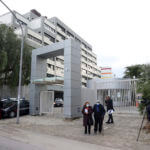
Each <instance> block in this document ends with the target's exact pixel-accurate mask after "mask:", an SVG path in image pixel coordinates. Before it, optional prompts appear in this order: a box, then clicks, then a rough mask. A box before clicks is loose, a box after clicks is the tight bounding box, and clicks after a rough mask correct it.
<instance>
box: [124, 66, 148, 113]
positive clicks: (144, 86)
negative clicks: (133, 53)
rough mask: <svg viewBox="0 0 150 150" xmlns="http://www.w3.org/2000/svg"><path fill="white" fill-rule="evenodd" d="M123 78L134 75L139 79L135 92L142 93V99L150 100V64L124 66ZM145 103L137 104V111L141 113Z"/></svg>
mask: <svg viewBox="0 0 150 150" xmlns="http://www.w3.org/2000/svg"><path fill="white" fill-rule="evenodd" d="M124 77H125V78H133V77H136V78H137V79H139V81H138V84H137V92H139V93H142V95H143V96H142V97H143V99H146V100H147V102H148V101H149V102H150V64H142V65H134V66H129V67H126V71H125V76H124ZM144 108H145V104H143V103H141V104H140V105H139V111H140V112H141V113H143V110H144Z"/></svg>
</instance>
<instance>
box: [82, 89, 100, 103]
mask: <svg viewBox="0 0 150 150" xmlns="http://www.w3.org/2000/svg"><path fill="white" fill-rule="evenodd" d="M96 100H97V90H93V89H88V88H82V89H81V105H82V106H83V105H84V103H85V102H87V101H88V102H90V104H91V105H92V106H93V105H94V103H96Z"/></svg>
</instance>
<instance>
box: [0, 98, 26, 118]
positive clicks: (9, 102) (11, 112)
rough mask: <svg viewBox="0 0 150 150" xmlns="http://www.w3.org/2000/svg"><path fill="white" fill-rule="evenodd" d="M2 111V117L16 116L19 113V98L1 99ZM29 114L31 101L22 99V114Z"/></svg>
mask: <svg viewBox="0 0 150 150" xmlns="http://www.w3.org/2000/svg"><path fill="white" fill-rule="evenodd" d="M1 107H2V108H1V112H2V118H6V117H10V118H13V117H16V115H17V100H15V99H11V98H8V99H3V100H1ZM26 114H29V102H28V100H20V115H26Z"/></svg>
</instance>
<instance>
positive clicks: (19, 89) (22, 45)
mask: <svg viewBox="0 0 150 150" xmlns="http://www.w3.org/2000/svg"><path fill="white" fill-rule="evenodd" d="M0 2H1V3H2V4H3V5H4V6H5V7H6V8H7V9H8V10H9V11H10V13H11V14H12V15H13V16H14V18H15V19H16V20H17V22H18V23H19V26H20V28H21V32H22V38H21V49H20V68H19V85H18V97H17V100H18V101H17V120H16V123H17V124H19V116H20V114H19V113H20V94H21V81H22V60H23V47H24V33H23V28H22V24H21V21H20V20H19V19H18V18H17V16H16V14H15V13H14V12H13V11H12V10H11V9H10V8H9V7H8V6H7V5H6V4H5V3H4V2H3V1H2V0H0Z"/></svg>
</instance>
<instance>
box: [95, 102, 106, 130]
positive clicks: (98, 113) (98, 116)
mask: <svg viewBox="0 0 150 150" xmlns="http://www.w3.org/2000/svg"><path fill="white" fill-rule="evenodd" d="M93 112H94V119H95V124H94V132H95V133H97V130H98V131H99V133H101V131H102V126H103V120H104V115H105V109H104V106H103V105H102V104H100V101H99V100H97V102H96V104H95V105H94V106H93Z"/></svg>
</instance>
